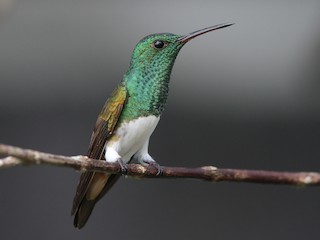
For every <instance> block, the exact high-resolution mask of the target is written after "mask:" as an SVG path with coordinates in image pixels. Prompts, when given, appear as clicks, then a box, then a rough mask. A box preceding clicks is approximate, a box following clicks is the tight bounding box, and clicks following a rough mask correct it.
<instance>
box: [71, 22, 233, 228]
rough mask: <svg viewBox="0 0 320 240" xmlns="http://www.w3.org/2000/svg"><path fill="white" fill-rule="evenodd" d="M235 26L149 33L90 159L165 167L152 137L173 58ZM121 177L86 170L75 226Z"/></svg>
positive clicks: (104, 113) (101, 122) (100, 124)
mask: <svg viewBox="0 0 320 240" xmlns="http://www.w3.org/2000/svg"><path fill="white" fill-rule="evenodd" d="M231 25H233V23H224V24H218V25H215V26H212V27H207V28H204V29H201V30H198V31H194V32H191V33H189V34H186V35H177V34H172V33H157V34H151V35H148V36H146V37H144V38H143V39H141V40H140V41H139V42H138V44H137V45H136V46H135V48H134V51H133V54H132V57H131V61H130V66H129V69H128V71H127V72H126V73H125V74H124V76H123V78H122V80H121V82H120V84H119V85H118V87H117V88H116V89H115V90H114V91H113V93H112V95H111V97H110V98H109V99H108V100H107V101H106V103H105V105H104V106H103V108H102V110H101V112H100V114H99V116H98V119H97V121H96V124H95V127H94V130H93V133H92V136H91V141H90V144H89V148H88V152H87V157H88V158H91V159H96V160H104V161H107V162H109V163H115V162H118V163H119V165H120V167H121V172H122V173H123V174H125V172H126V164H128V163H130V162H131V161H136V162H138V163H140V164H143V165H145V166H148V165H151V166H154V167H156V168H157V170H158V174H161V166H160V165H159V164H158V163H157V162H156V161H155V160H154V159H153V158H152V157H151V156H150V155H149V152H148V146H149V139H150V136H151V134H152V133H153V131H154V130H155V128H156V126H157V124H158V122H159V120H160V116H161V113H162V112H163V110H164V108H165V105H166V101H167V97H168V91H169V81H170V75H171V71H172V67H173V65H174V62H175V59H176V57H177V55H178V53H179V51H180V50H181V48H182V47H183V46H184V45H185V44H186V43H187V42H189V41H190V40H191V39H193V38H195V37H197V36H200V35H202V34H205V33H207V32H211V31H214V30H217V29H221V28H225V27H229V26H231ZM120 176H121V174H108V173H98V172H89V171H87V172H84V173H82V174H81V177H80V182H79V184H78V187H77V190H76V195H75V197H74V200H73V207H72V212H71V214H72V215H75V217H74V226H75V227H76V228H79V229H81V228H82V227H83V226H84V225H85V224H86V222H87V220H88V218H89V217H90V215H91V212H92V210H93V208H94V206H95V204H96V203H97V202H98V201H99V200H100V199H101V198H102V197H103V196H104V195H105V194H106V193H107V192H108V191H109V190H110V189H111V187H112V186H113V185H114V184H115V182H116V181H117V180H118V179H119V177H120Z"/></svg>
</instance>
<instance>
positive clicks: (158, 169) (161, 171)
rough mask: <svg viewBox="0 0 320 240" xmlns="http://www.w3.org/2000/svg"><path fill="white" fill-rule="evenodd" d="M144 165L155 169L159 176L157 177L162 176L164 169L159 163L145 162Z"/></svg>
mask: <svg viewBox="0 0 320 240" xmlns="http://www.w3.org/2000/svg"><path fill="white" fill-rule="evenodd" d="M144 163H146V164H148V166H152V167H154V168H156V169H157V174H156V176H162V174H163V169H162V167H161V166H160V164H158V163H157V162H154V161H144Z"/></svg>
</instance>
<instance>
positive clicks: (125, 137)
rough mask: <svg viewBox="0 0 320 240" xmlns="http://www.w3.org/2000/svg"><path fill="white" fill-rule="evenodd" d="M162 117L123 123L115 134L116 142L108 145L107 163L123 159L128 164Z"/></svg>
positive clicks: (146, 142)
mask: <svg viewBox="0 0 320 240" xmlns="http://www.w3.org/2000/svg"><path fill="white" fill-rule="evenodd" d="M159 120H160V117H156V116H148V117H140V118H138V119H135V120H132V121H130V122H127V123H123V124H121V125H120V127H119V128H118V129H117V130H116V131H115V132H114V135H115V140H111V141H110V142H108V143H107V145H106V161H108V162H114V161H116V160H117V158H119V156H120V157H121V159H122V161H124V162H128V161H129V160H130V159H131V157H132V156H133V155H134V154H135V153H137V152H138V151H139V150H141V149H142V147H143V146H144V145H145V144H148V142H149V138H150V136H151V134H152V133H153V131H154V129H155V128H156V126H157V124H158V122H159Z"/></svg>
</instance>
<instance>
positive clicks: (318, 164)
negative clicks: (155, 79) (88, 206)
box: [0, 0, 320, 240]
mask: <svg viewBox="0 0 320 240" xmlns="http://www.w3.org/2000/svg"><path fill="white" fill-rule="evenodd" d="M319 10H320V1H318V0H313V1H312V0H307V1H303V2H302V1H291V0H290V1H289V0H280V1H235V0H230V1H228V0H227V1H212V0H210V1H209V0H204V1H199V0H198V1H190V0H187V1H172V0H170V1H169V0H162V1H142V0H138V1H129V0H127V1H103V0H91V1H85V0H78V1H72V0H55V1H51V0H0V142H2V143H7V144H12V145H17V146H21V147H26V148H32V149H37V150H41V151H47V152H50V153H56V154H65V155H78V154H85V153H86V149H87V145H88V143H89V138H90V135H91V130H92V128H93V125H94V123H95V120H96V116H97V114H98V113H99V111H100V109H101V107H102V105H103V104H104V101H105V100H106V98H107V97H108V96H109V94H110V93H111V92H112V89H113V88H114V87H115V86H116V85H117V84H118V82H119V81H120V80H121V77H122V75H123V73H124V72H125V71H126V69H127V68H128V64H129V60H130V56H131V52H132V50H133V48H134V46H135V44H136V43H137V42H138V41H139V40H140V39H141V38H142V37H144V36H145V35H148V34H150V33H155V32H172V33H180V34H183V33H188V32H191V31H194V30H197V29H200V28H203V27H207V26H211V25H214V24H218V23H224V22H234V23H236V24H235V25H234V26H232V27H229V28H226V29H222V30H219V31H216V32H212V33H209V34H206V35H203V36H201V37H199V38H197V39H195V40H193V41H191V42H190V43H188V44H187V45H186V46H185V47H184V48H183V49H182V51H181V52H180V54H179V56H178V58H177V60H176V64H175V66H174V69H173V73H172V78H171V85H170V87H171V89H170V97H169V101H168V107H167V109H166V111H165V113H164V115H163V117H162V120H161V121H160V124H159V126H158V128H157V129H156V131H155V133H154V135H153V137H152V139H151V143H150V152H151V154H152V156H153V157H154V158H155V159H156V160H157V161H158V162H159V163H160V164H162V165H170V166H173V165H174V166H201V165H215V166H217V167H224V168H247V169H266V170H267V169H270V170H271V169H272V170H288V171H289V170H290V171H320V95H319V92H320V67H319V62H320V13H319ZM78 178H79V173H78V172H76V171H73V170H70V169H64V168H55V167H47V166H34V167H17V168H12V169H6V170H1V172H0V238H1V239H79V240H80V239H115V238H116V239H195V238H196V239H260V240H263V239H281V240H284V239H305V238H306V237H308V238H313V239H316V238H318V237H319V235H320V228H319V227H320V222H319V212H320V190H319V189H318V188H297V187H288V186H273V185H254V184H239V183H238V184H237V183H218V184H212V183H209V182H202V181H195V180H132V179H125V178H122V179H121V180H120V181H119V183H118V184H117V185H116V186H115V187H114V189H112V191H111V192H110V193H109V194H108V195H107V196H106V197H105V198H103V200H101V201H100V202H99V204H98V205H97V206H96V208H95V210H94V212H93V214H92V216H91V218H90V220H89V222H88V223H87V225H86V226H85V227H84V229H83V230H81V231H78V230H76V229H74V228H73V226H72V221H73V219H72V218H71V216H70V208H71V204H72V199H73V195H74V193H75V188H76V185H77V183H78Z"/></svg>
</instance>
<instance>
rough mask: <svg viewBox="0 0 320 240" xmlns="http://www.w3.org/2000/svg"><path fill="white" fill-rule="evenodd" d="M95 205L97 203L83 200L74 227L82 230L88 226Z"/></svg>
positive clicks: (75, 217)
mask: <svg viewBox="0 0 320 240" xmlns="http://www.w3.org/2000/svg"><path fill="white" fill-rule="evenodd" d="M95 204H96V201H88V200H86V198H83V200H82V202H81V204H80V206H79V208H78V209H77V211H76V214H75V216H74V221H73V225H74V226H75V227H76V228H79V229H81V228H82V227H83V226H84V225H85V224H86V222H87V221H88V218H89V217H90V215H91V212H92V210H93V208H94V205H95Z"/></svg>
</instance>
